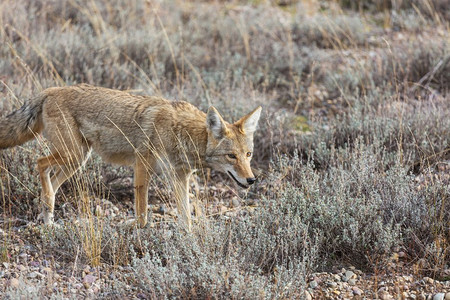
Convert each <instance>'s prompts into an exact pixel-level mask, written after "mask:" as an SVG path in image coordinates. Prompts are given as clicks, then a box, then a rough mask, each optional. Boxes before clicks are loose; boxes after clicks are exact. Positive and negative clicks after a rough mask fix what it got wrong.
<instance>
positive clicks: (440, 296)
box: [433, 293, 445, 300]
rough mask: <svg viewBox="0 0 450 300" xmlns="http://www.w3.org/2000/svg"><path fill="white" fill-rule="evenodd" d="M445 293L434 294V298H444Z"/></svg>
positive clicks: (441, 299) (440, 299)
mask: <svg viewBox="0 0 450 300" xmlns="http://www.w3.org/2000/svg"><path fill="white" fill-rule="evenodd" d="M444 297H445V294H444V293H437V294H436V295H434V296H433V300H444Z"/></svg>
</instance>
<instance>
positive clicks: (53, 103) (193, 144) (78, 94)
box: [0, 84, 261, 230]
mask: <svg viewBox="0 0 450 300" xmlns="http://www.w3.org/2000/svg"><path fill="white" fill-rule="evenodd" d="M260 114H261V107H257V108H256V109H255V110H253V111H252V112H250V113H249V114H248V115H246V116H244V117H243V118H241V119H240V120H239V121H237V122H235V123H233V124H229V123H227V122H226V121H224V120H223V118H222V117H221V115H220V114H219V112H218V111H217V110H216V109H215V108H214V107H212V106H211V107H210V108H209V109H208V112H207V113H206V114H205V113H204V112H202V111H200V110H199V109H197V108H196V107H195V106H193V105H191V104H190V103H187V102H184V101H169V100H166V99H163V98H160V97H153V96H137V95H132V94H129V93H127V92H124V91H119V90H112V89H107V88H102V87H95V86H90V85H86V84H81V85H75V86H68V87H53V88H48V89H46V90H44V91H43V92H41V93H40V94H39V95H38V96H37V97H35V98H33V99H31V100H29V101H27V102H26V103H25V104H24V105H23V106H22V107H21V108H20V109H18V110H17V111H14V112H12V113H11V114H9V115H8V116H6V117H5V118H2V119H0V149H4V148H8V147H13V146H16V145H21V144H23V143H25V142H26V141H28V140H31V139H34V138H35V137H36V136H37V135H38V134H39V133H43V135H44V137H45V138H46V139H47V140H48V141H49V142H50V143H49V147H50V151H51V154H50V155H49V156H46V157H40V158H39V159H38V160H37V166H38V170H39V176H40V180H41V184H42V191H41V201H42V202H43V206H42V207H43V209H42V214H41V216H42V217H43V220H44V223H45V224H52V223H53V210H54V203H55V193H56V192H57V190H58V188H59V187H60V186H61V184H62V183H63V182H64V181H66V180H67V179H68V178H70V177H71V176H72V175H73V174H74V173H75V172H76V171H77V170H78V169H79V168H80V167H82V166H83V165H84V163H85V162H86V160H87V159H88V157H89V155H90V153H91V150H94V151H95V152H97V153H98V154H99V155H100V156H101V157H102V158H103V159H104V160H105V161H107V162H111V163H113V164H119V165H131V166H133V168H134V194H135V195H134V196H135V197H134V198H135V199H134V211H135V218H136V223H137V225H138V226H140V227H144V226H145V225H146V224H147V206H148V187H149V182H150V177H151V175H152V174H153V173H154V172H158V171H159V172H161V171H162V172H169V171H170V172H171V175H172V176H171V178H173V180H172V181H173V184H172V186H173V189H174V192H175V197H176V199H177V201H176V203H177V209H178V213H179V215H180V220H181V224H183V226H185V227H186V228H187V229H188V230H190V229H191V221H190V207H189V198H188V193H189V177H190V176H191V175H192V173H193V172H194V171H195V170H196V169H198V168H202V167H210V168H213V169H216V170H218V171H222V172H224V173H226V174H228V176H229V177H231V178H232V179H233V180H234V181H235V182H236V183H237V184H238V185H239V186H240V187H243V188H248V187H249V186H250V185H252V184H253V183H255V181H256V179H255V176H254V175H253V172H252V169H251V167H250V160H251V159H252V155H253V133H254V132H255V130H256V128H257V123H258V120H259V117H260ZM52 170H53V174H52V176H50V173H51V171H52Z"/></svg>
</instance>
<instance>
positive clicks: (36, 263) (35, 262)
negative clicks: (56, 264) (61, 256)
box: [30, 261, 40, 268]
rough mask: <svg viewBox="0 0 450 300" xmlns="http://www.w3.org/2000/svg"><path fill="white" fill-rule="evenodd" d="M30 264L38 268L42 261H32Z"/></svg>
mask: <svg viewBox="0 0 450 300" xmlns="http://www.w3.org/2000/svg"><path fill="white" fill-rule="evenodd" d="M30 266H32V267H34V268H37V267H39V266H40V262H38V261H32V262H31V263H30Z"/></svg>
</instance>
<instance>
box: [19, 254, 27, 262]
mask: <svg viewBox="0 0 450 300" xmlns="http://www.w3.org/2000/svg"><path fill="white" fill-rule="evenodd" d="M19 258H20V259H21V260H23V261H26V260H27V258H28V254H26V253H25V252H23V253H20V254H19Z"/></svg>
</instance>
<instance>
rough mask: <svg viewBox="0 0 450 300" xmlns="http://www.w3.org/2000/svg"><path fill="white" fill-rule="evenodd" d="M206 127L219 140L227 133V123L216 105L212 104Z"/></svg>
mask: <svg viewBox="0 0 450 300" xmlns="http://www.w3.org/2000/svg"><path fill="white" fill-rule="evenodd" d="M206 127H207V128H208V129H209V130H210V131H211V133H212V135H213V137H214V138H215V139H217V140H220V139H222V138H223V137H224V136H225V134H226V131H227V125H226V124H225V121H224V120H223V119H222V116H221V115H220V114H219V112H218V111H217V109H215V108H214V106H211V107H210V108H209V109H208V113H207V114H206Z"/></svg>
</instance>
